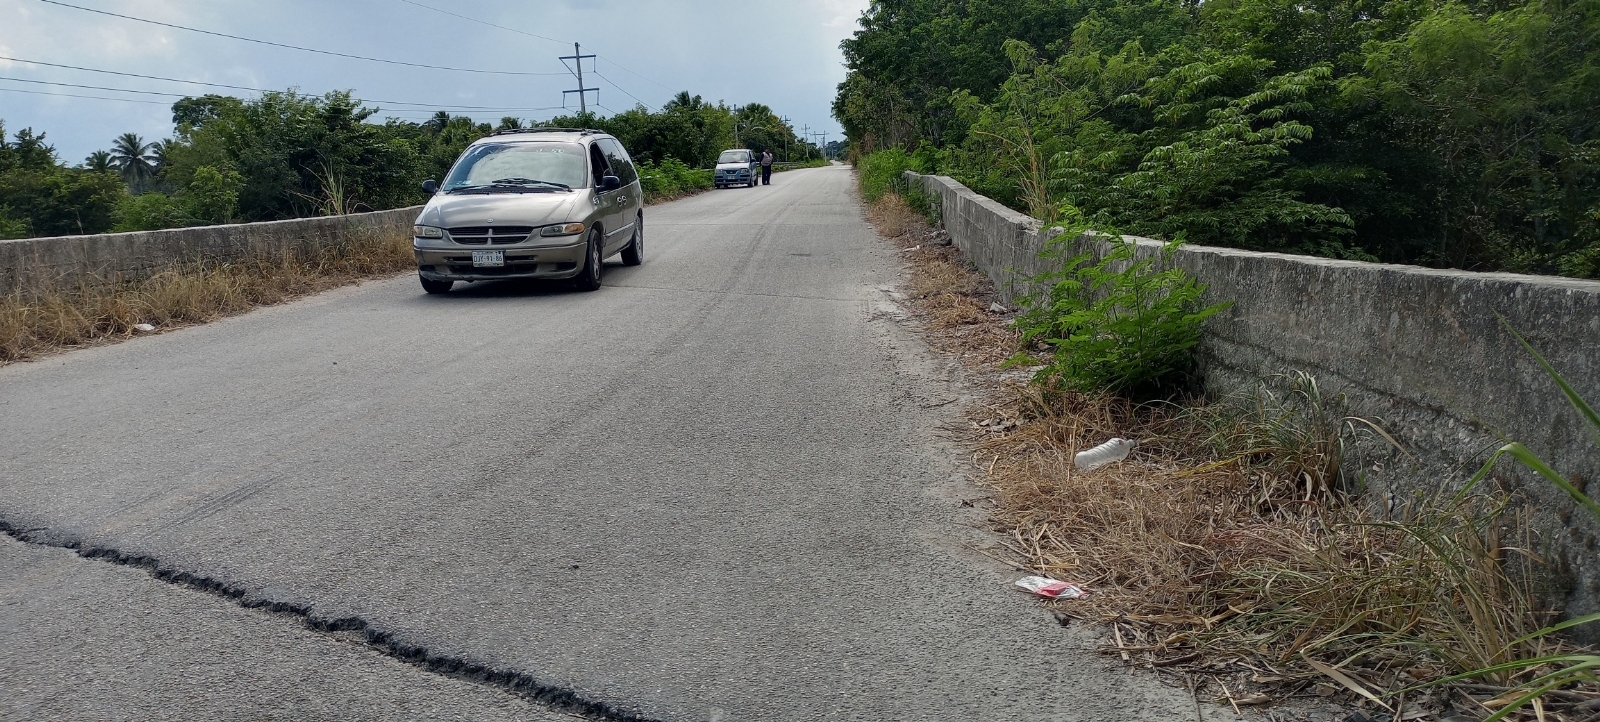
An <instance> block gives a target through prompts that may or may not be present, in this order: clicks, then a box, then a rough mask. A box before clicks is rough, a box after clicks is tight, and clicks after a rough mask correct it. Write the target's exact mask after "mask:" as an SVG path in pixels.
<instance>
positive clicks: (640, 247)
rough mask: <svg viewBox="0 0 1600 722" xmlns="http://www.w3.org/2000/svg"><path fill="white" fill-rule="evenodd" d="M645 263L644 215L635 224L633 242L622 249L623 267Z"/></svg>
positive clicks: (640, 215)
mask: <svg viewBox="0 0 1600 722" xmlns="http://www.w3.org/2000/svg"><path fill="white" fill-rule="evenodd" d="M641 263H644V214H643V213H641V214H639V218H638V219H637V220H635V221H634V222H633V240H632V241H630V242H629V243H628V246H627V247H626V248H624V249H622V265H624V266H637V265H639V264H641Z"/></svg>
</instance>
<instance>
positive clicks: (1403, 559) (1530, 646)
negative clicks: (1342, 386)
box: [867, 194, 1600, 720]
mask: <svg viewBox="0 0 1600 722" xmlns="http://www.w3.org/2000/svg"><path fill="white" fill-rule="evenodd" d="M867 215H868V218H869V220H871V221H872V222H873V223H874V224H875V225H877V226H878V228H879V229H880V231H881V232H882V233H883V234H884V235H885V236H888V237H889V238H890V239H891V240H893V241H894V242H895V244H896V245H898V246H899V247H901V248H902V249H915V250H909V251H904V252H903V254H902V255H903V256H904V257H905V259H906V262H907V265H908V267H909V274H908V275H909V278H908V280H907V289H906V290H907V296H908V298H909V299H910V303H911V306H912V308H913V311H914V313H916V315H918V316H919V317H920V318H921V319H922V320H923V321H924V323H925V326H926V327H927V330H928V331H927V332H928V336H929V341H930V343H931V345H933V346H934V347H935V348H936V349H938V350H940V351H943V352H945V353H950V354H953V355H959V356H961V357H962V358H963V359H964V360H966V361H967V362H968V363H969V365H971V366H973V367H975V368H976V369H978V370H984V371H989V372H994V373H992V374H991V375H989V378H991V379H994V390H993V395H992V397H991V400H990V401H989V402H988V403H986V404H984V405H982V406H981V407H980V408H977V409H975V410H973V411H972V412H971V420H972V424H971V428H972V429H973V430H974V431H973V434H974V436H975V438H974V439H973V442H972V443H973V459H974V462H975V463H974V466H975V468H976V470H977V476H978V477H979V479H980V481H981V482H983V483H986V484H988V485H989V486H991V487H992V488H993V490H994V494H993V499H992V502H993V505H994V509H993V521H994V524H995V528H996V531H997V532H999V534H1000V535H1001V537H1002V541H1001V542H1000V544H1001V546H1002V547H1003V548H999V549H995V550H990V551H991V553H993V554H994V555H995V556H997V557H1000V558H1003V559H1005V560H1007V561H1009V562H1011V563H1013V564H1015V565H1016V566H1017V567H1018V568H1019V569H1026V570H1029V571H1030V572H1033V573H1039V574H1042V575H1045V576H1050V577H1054V578H1057V579H1063V580H1067V581H1072V582H1076V583H1079V584H1082V585H1085V586H1086V587H1087V588H1089V589H1090V590H1091V592H1092V593H1091V596H1090V597H1088V598H1087V599H1083V600H1073V601H1064V602H1048V603H1046V605H1047V606H1049V607H1051V608H1052V610H1053V611H1054V612H1055V613H1056V614H1057V616H1058V618H1059V619H1061V620H1062V622H1063V623H1064V624H1065V623H1068V622H1069V621H1071V620H1073V619H1081V620H1087V621H1091V622H1094V623H1097V624H1101V625H1104V626H1103V627H1102V628H1103V629H1105V630H1106V631H1107V642H1106V645H1105V649H1104V651H1105V652H1107V653H1108V654H1110V655H1113V656H1114V657H1118V658H1120V659H1122V660H1123V661H1125V662H1126V663H1128V664H1131V665H1135V666H1142V667H1147V668H1153V669H1157V670H1160V671H1162V672H1164V673H1175V674H1180V675H1182V676H1183V680H1184V683H1185V684H1186V685H1187V686H1189V687H1190V689H1196V690H1204V691H1205V692H1206V693H1208V694H1211V695H1212V696H1214V697H1215V698H1216V699H1218V701H1219V702H1222V703H1225V704H1226V703H1235V704H1262V703H1272V702H1280V701H1283V700H1284V699H1286V698H1289V697H1296V696H1298V697H1301V698H1306V697H1310V698H1311V699H1317V698H1318V697H1329V698H1332V699H1334V700H1341V701H1342V702H1344V703H1348V704H1365V705H1367V706H1368V707H1369V708H1370V709H1372V710H1374V711H1377V712H1381V714H1382V716H1381V717H1380V718H1381V719H1391V718H1393V719H1400V718H1405V719H1414V720H1428V719H1440V718H1442V717H1444V716H1446V715H1447V714H1448V713H1449V711H1450V710H1452V709H1454V710H1456V711H1457V712H1459V713H1461V714H1463V715H1465V716H1466V718H1468V719H1482V718H1483V717H1484V716H1486V715H1488V714H1489V713H1490V712H1491V710H1493V709H1496V708H1497V706H1499V705H1503V704H1504V703H1505V702H1504V700H1499V701H1497V699H1498V698H1500V697H1501V696H1502V695H1503V694H1504V693H1505V690H1506V689H1507V688H1508V687H1509V686H1510V685H1511V684H1512V683H1514V682H1516V681H1518V680H1515V679H1512V678H1510V677H1509V676H1506V677H1504V678H1501V679H1490V680H1481V681H1480V682H1479V683H1476V684H1458V685H1453V686H1451V687H1449V688H1423V689H1409V690H1408V688H1414V687H1417V685H1419V684H1421V683H1425V682H1427V681H1430V680H1435V679H1438V678H1440V677H1443V676H1445V675H1447V674H1451V673H1455V672H1460V671H1465V670H1469V669H1475V668H1482V667H1486V666H1489V665H1491V664H1494V663H1498V662H1503V661H1507V660H1509V659H1514V658H1529V657H1531V656H1538V655H1542V654H1548V653H1551V652H1553V651H1555V650H1556V649H1559V648H1560V645H1559V644H1558V643H1551V642H1541V641H1540V640H1537V639H1535V640H1529V641H1520V642H1519V641H1517V640H1518V638H1520V637H1522V636H1523V635H1525V634H1527V633H1529V632H1532V631H1534V630H1536V629H1538V628H1539V627H1540V626H1542V625H1543V624H1545V623H1546V622H1548V621H1549V620H1550V618H1551V615H1550V614H1549V612H1548V610H1547V609H1546V608H1544V607H1542V606H1541V605H1540V604H1539V603H1538V602H1537V599H1538V598H1539V595H1538V594H1536V593H1534V592H1535V591H1537V590H1538V589H1539V586H1540V584H1541V583H1542V580H1543V579H1544V578H1545V570H1544V569H1543V568H1542V566H1541V564H1540V563H1539V562H1538V560H1537V559H1536V558H1535V557H1534V556H1533V555H1532V554H1531V553H1530V552H1529V551H1527V550H1531V549H1536V548H1537V540H1536V539H1533V538H1531V535H1530V533H1529V532H1528V529H1529V525H1528V524H1527V520H1526V519H1525V518H1523V516H1522V513H1521V512H1520V511H1519V510H1520V509H1522V508H1523V507H1521V506H1520V505H1519V504H1515V503H1513V499H1512V498H1511V497H1509V496H1508V495H1507V494H1505V493H1504V492H1500V493H1496V494H1491V495H1487V496H1481V497H1474V498H1468V499H1461V500H1457V499H1452V498H1435V499H1417V500H1414V501H1413V502H1412V503H1410V504H1409V505H1405V506H1403V507H1402V508H1399V509H1394V510H1388V511H1386V512H1385V513H1384V514H1383V516H1382V517H1380V516H1378V515H1377V514H1378V512H1377V511H1375V510H1373V509H1370V508H1368V507H1367V506H1365V505H1363V504H1362V503H1358V500H1355V499H1351V498H1347V497H1346V496H1344V495H1343V494H1342V492H1341V485H1340V483H1339V478H1338V474H1339V466H1340V461H1341V459H1342V455H1343V453H1344V448H1345V442H1346V440H1348V439H1349V438H1351V437H1352V436H1354V435H1358V434H1375V433H1379V432H1377V431H1375V430H1373V429H1372V428H1371V427H1369V426H1366V425H1365V424H1363V423H1362V422H1361V421H1359V420H1350V419H1344V418H1342V417H1341V416H1340V415H1339V413H1338V405H1339V404H1338V400H1337V399H1326V400H1325V399H1323V398H1322V397H1321V394H1320V392H1319V390H1318V389H1317V388H1316V385H1315V381H1314V380H1313V379H1311V378H1309V377H1306V376H1293V377H1286V378H1284V379H1282V380H1281V381H1282V383H1281V384H1279V387H1280V390H1278V391H1276V392H1271V391H1268V390H1266V389H1262V390H1260V391H1259V392H1258V393H1257V394H1255V395H1254V396H1252V397H1250V398H1239V399H1229V400H1224V401H1222V402H1218V403H1210V404H1207V403H1204V402H1202V401H1200V400H1193V401H1192V402H1190V403H1186V404H1181V405H1180V404H1135V403H1133V402H1131V401H1129V400H1127V399H1121V398H1116V397H1111V396H1088V395H1082V394H1045V393H1043V392H1041V391H1040V390H1039V389H1038V388H1037V387H1033V386H1029V385H1025V384H1020V383H1017V382H1015V381H1005V380H1003V378H1002V375H1001V374H999V373H998V369H999V364H1000V362H1002V361H1003V360H1004V359H1006V358H1007V357H1009V356H1011V355H1012V354H1013V353H1014V351H1015V350H1016V348H1017V337H1016V335H1015V333H1013V332H1012V331H1011V330H1010V329H1009V328H1008V327H1007V325H1006V317H1005V316H1004V315H1002V314H996V313H992V312H990V311H989V304H990V303H991V302H993V300H994V295H993V291H992V287H991V286H990V285H989V283H988V281H987V279H984V278H983V277H982V276H980V275H979V274H977V273H975V272H973V271H972V270H970V268H969V267H968V266H967V265H966V264H965V263H964V262H963V260H962V259H961V257H960V255H959V253H958V252H957V251H955V250H954V249H953V248H951V247H948V246H942V245H938V242H939V240H940V239H941V237H940V235H939V234H938V233H937V232H935V231H933V230H932V229H930V228H928V226H927V225H926V224H925V223H924V222H923V221H922V219H921V218H920V216H919V215H918V214H917V213H916V212H915V211H914V210H913V209H911V208H910V207H909V206H907V205H906V203H905V201H903V200H901V199H900V198H899V197H897V196H895V195H893V194H887V195H885V196H883V197H881V198H880V199H878V200H877V201H876V202H874V203H872V204H870V206H869V207H868V209H867ZM1114 436H1121V437H1124V438H1134V439H1138V441H1139V447H1138V449H1137V450H1136V451H1135V452H1134V454H1133V456H1132V457H1130V459H1129V460H1128V461H1126V462H1123V463H1119V464H1114V465H1111V466H1109V467H1105V468H1101V469H1098V470H1094V471H1091V472H1080V471H1078V470H1076V469H1075V468H1074V467H1073V463H1072V462H1073V455H1074V454H1075V453H1076V452H1077V451H1079V450H1082V449H1086V448H1089V447H1091V446H1094V445H1096V444H1099V443H1100V442H1102V441H1104V440H1106V439H1108V438H1111V437H1114ZM1318 665H1321V666H1320V667H1319V666H1318ZM1329 668H1332V669H1334V672H1333V673H1332V675H1330V674H1328V673H1327V672H1326V671H1324V670H1326V669H1329ZM1545 671H1548V670H1545ZM1334 675H1339V676H1343V677H1344V679H1343V680H1339V679H1338V678H1337V677H1336V676H1334ZM1508 675H1509V673H1508ZM1355 688H1360V689H1362V690H1365V691H1366V692H1370V693H1372V694H1373V695H1375V696H1378V697H1380V698H1381V699H1382V701H1381V703H1380V702H1377V701H1372V700H1367V699H1365V698H1364V697H1363V696H1362V695H1361V693H1359V692H1357V691H1355ZM1402 690H1408V691H1402ZM1596 700H1600V692H1597V691H1596V690H1593V689H1576V688H1575V689H1567V690H1558V691H1557V692H1555V693H1554V694H1552V695H1550V696H1547V698H1546V699H1545V700H1544V701H1543V702H1542V703H1541V704H1542V706H1541V708H1540V711H1539V712H1533V711H1530V712H1529V713H1528V714H1527V715H1526V716H1525V718H1526V719H1536V718H1537V719H1550V720H1580V719H1581V720H1587V719H1590V718H1591V716H1600V702H1597V701H1596ZM1385 706H1386V707H1388V709H1384V707H1385ZM1585 709H1587V710H1589V711H1587V712H1586V711H1584V710H1585ZM1391 713H1392V717H1391ZM1519 714H1520V713H1519ZM1538 714H1544V715H1546V716H1545V717H1543V718H1539V717H1537V716H1536V715H1538ZM1512 718H1513V719H1517V718H1518V717H1512Z"/></svg>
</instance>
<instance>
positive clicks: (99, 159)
mask: <svg viewBox="0 0 1600 722" xmlns="http://www.w3.org/2000/svg"><path fill="white" fill-rule="evenodd" d="M83 167H84V168H85V169H87V170H92V171H94V172H96V173H106V172H109V171H114V170H116V169H117V162H116V161H114V160H112V159H111V154H110V153H108V152H106V151H103V150H97V151H95V152H93V153H90V154H89V157H88V158H84V159H83Z"/></svg>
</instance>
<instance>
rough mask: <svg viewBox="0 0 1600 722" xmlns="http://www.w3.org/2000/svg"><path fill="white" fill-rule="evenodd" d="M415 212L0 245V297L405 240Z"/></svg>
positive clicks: (413, 209) (417, 209)
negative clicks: (357, 240)
mask: <svg viewBox="0 0 1600 722" xmlns="http://www.w3.org/2000/svg"><path fill="white" fill-rule="evenodd" d="M421 210H422V207H421V206H414V207H411V208H397V209H394V210H389V211H377V212H374V213H356V214H352V215H347V216H326V217H322V218H300V219H295V220H287V221H269V222H264V223H241V224H235V225H225V226H202V227H198V228H173V229H168V230H163V231H140V232H135V233H105V234H99V235H89V236H61V237H56V238H25V239H19V240H9V241H0V296H5V295H10V294H12V293H23V294H31V293H37V292H41V291H45V290H49V289H59V288H63V287H67V288H71V287H77V286H79V285H83V284H88V285H96V284H104V283H120V282H124V281H133V280H138V279H141V278H145V277H148V276H150V275H151V274H153V273H155V272H157V271H159V270H161V269H163V268H167V267H169V266H172V265H173V264H176V263H182V262H186V261H195V260H208V261H224V262H225V261H241V260H246V259H250V258H259V257H263V256H279V255H282V254H285V253H303V252H305V251H310V250H313V249H317V248H322V247H326V246H329V245H333V244H336V243H339V242H340V241H341V240H343V239H345V238H347V237H349V235H350V234H352V233H374V232H375V233H382V234H390V233H392V234H407V233H410V227H411V225H412V222H413V221H414V220H415V219H416V217H417V214H418V213H419V212H421Z"/></svg>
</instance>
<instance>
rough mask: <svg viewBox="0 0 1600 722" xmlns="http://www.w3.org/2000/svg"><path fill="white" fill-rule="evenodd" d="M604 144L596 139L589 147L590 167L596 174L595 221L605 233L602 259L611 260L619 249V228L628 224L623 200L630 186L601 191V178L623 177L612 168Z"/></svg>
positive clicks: (601, 247) (601, 140)
mask: <svg viewBox="0 0 1600 722" xmlns="http://www.w3.org/2000/svg"><path fill="white" fill-rule="evenodd" d="M603 142H604V139H596V140H595V141H594V143H591V144H590V145H589V165H590V167H591V168H592V169H593V172H594V197H595V204H596V206H597V207H596V208H595V216H596V217H595V221H596V222H598V223H599V224H600V228H601V229H602V230H603V231H604V233H605V235H603V236H601V240H600V257H601V258H609V257H610V256H611V254H613V253H616V252H617V249H618V248H619V246H618V245H617V244H618V241H617V237H618V235H619V234H618V233H617V227H618V226H620V225H622V224H624V223H626V222H627V221H625V220H623V218H624V216H623V215H622V204H621V198H622V197H623V196H626V195H627V194H628V186H627V185H622V186H621V187H619V188H617V189H616V190H613V191H601V190H600V187H601V186H600V179H601V178H604V177H605V176H608V175H615V176H617V177H618V178H619V179H620V178H621V177H622V176H620V175H618V174H617V172H616V169H614V168H612V167H611V162H610V159H608V158H607V157H606V155H607V154H606V152H605V146H604V145H603Z"/></svg>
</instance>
